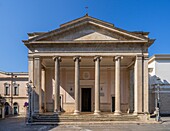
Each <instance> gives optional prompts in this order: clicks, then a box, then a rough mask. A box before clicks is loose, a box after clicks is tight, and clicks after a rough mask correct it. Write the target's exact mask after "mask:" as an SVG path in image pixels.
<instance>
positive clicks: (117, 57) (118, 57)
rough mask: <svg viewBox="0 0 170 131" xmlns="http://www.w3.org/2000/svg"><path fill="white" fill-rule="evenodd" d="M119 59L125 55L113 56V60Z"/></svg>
mask: <svg viewBox="0 0 170 131" xmlns="http://www.w3.org/2000/svg"><path fill="white" fill-rule="evenodd" d="M118 59H123V56H115V57H114V58H113V61H114V60H118Z"/></svg>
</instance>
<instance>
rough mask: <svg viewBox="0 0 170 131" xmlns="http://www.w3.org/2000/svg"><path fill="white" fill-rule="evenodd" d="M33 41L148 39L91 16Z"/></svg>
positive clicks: (67, 24)
mask: <svg viewBox="0 0 170 131" xmlns="http://www.w3.org/2000/svg"><path fill="white" fill-rule="evenodd" d="M31 35H32V36H31V38H30V39H29V40H28V41H29V42H33V41H78V40H81V41H84V40H85V41H87V40H106V41H108V40H110V41H116V40H117V41H119V40H121V41H123V40H126V41H127V40H147V37H145V36H143V35H141V34H136V33H132V32H128V31H125V30H122V29H120V28H116V27H115V26H114V25H113V24H110V23H107V22H103V21H101V20H98V19H95V18H93V17H90V16H84V17H82V18H79V19H76V20H73V21H70V22H68V23H65V24H63V25H61V26H60V28H58V29H56V30H53V31H50V32H47V33H35V35H34V34H31Z"/></svg>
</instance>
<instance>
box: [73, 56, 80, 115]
mask: <svg viewBox="0 0 170 131" xmlns="http://www.w3.org/2000/svg"><path fill="white" fill-rule="evenodd" d="M73 59H74V62H75V110H74V115H79V113H80V61H81V57H79V56H77V57H74V58H73Z"/></svg>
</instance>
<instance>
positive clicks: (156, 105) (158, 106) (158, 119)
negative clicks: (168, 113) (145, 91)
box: [155, 77, 162, 121]
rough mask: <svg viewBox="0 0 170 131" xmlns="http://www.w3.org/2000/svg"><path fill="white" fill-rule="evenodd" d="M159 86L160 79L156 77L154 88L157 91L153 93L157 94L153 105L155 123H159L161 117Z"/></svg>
mask: <svg viewBox="0 0 170 131" xmlns="http://www.w3.org/2000/svg"><path fill="white" fill-rule="evenodd" d="M161 84H162V82H161V79H160V78H159V77H157V79H156V83H155V87H156V89H157V91H155V93H157V98H156V104H155V111H156V121H161V116H160V86H161Z"/></svg>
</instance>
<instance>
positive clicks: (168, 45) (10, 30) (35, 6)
mask: <svg viewBox="0 0 170 131" xmlns="http://www.w3.org/2000/svg"><path fill="white" fill-rule="evenodd" d="M85 6H88V7H89V9H88V13H89V15H90V16H92V17H95V18H98V19H101V20H104V21H106V22H111V23H113V24H114V25H115V26H116V27H119V28H122V29H125V30H129V31H149V32H150V35H149V37H150V38H156V41H155V43H154V45H152V46H151V47H150V48H149V53H150V56H152V55H153V54H168V53H169V54H170V41H169V38H170V0H0V70H1V71H8V72H11V71H14V72H26V71H28V64H27V60H28V59H27V48H26V47H25V46H24V44H23V43H22V40H25V39H27V38H28V37H27V33H28V32H40V31H43V32H44V31H49V30H53V29H56V28H58V27H59V25H60V24H62V23H65V22H68V21H70V20H73V19H76V18H79V17H82V16H84V15H85V14H86V10H85Z"/></svg>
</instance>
